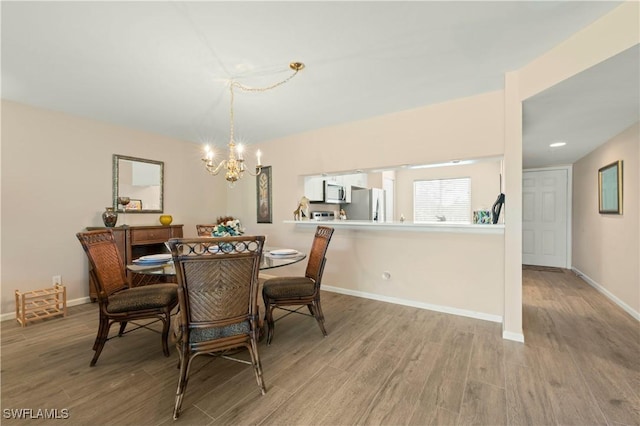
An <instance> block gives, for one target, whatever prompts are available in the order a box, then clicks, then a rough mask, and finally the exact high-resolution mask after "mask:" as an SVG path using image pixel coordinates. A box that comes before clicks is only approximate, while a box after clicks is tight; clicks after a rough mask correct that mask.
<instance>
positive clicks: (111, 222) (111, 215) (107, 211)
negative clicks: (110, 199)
mask: <svg viewBox="0 0 640 426" xmlns="http://www.w3.org/2000/svg"><path fill="white" fill-rule="evenodd" d="M102 221H103V222H104V226H106V227H107V228H113V227H114V226H116V222H118V212H116V211H115V210H114V209H113V207H105V208H104V212H103V213H102Z"/></svg>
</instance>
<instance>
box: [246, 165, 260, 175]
mask: <svg viewBox="0 0 640 426" xmlns="http://www.w3.org/2000/svg"><path fill="white" fill-rule="evenodd" d="M247 173H248V174H250V175H251V176H258V175H259V174H260V173H262V166H261V165H257V166H256V172H255V174H254V173H251V172H247Z"/></svg>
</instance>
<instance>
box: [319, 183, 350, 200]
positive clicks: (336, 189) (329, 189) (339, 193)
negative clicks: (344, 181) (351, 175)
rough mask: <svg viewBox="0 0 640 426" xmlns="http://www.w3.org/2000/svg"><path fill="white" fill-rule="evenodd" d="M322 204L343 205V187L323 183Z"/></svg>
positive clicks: (344, 198)
mask: <svg viewBox="0 0 640 426" xmlns="http://www.w3.org/2000/svg"><path fill="white" fill-rule="evenodd" d="M323 194H324V197H323V198H324V202H325V203H331V204H340V203H344V202H345V200H346V192H345V190H344V186H342V185H338V184H337V183H331V182H327V181H326V180H325V181H324V191H323Z"/></svg>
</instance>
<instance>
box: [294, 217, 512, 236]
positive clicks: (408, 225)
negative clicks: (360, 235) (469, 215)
mask: <svg viewBox="0 0 640 426" xmlns="http://www.w3.org/2000/svg"><path fill="white" fill-rule="evenodd" d="M283 223H288V224H294V225H298V226H314V227H315V226H318V225H326V226H332V227H336V228H344V229H355V230H358V229H361V230H363V231H410V232H449V233H461V234H504V224H502V223H499V224H495V225H486V224H483V225H476V224H462V223H446V222H443V223H414V222H409V221H404V222H376V221H368V220H285V221H283Z"/></svg>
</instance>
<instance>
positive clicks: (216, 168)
mask: <svg viewBox="0 0 640 426" xmlns="http://www.w3.org/2000/svg"><path fill="white" fill-rule="evenodd" d="M202 161H204V167H205V168H206V169H207V172H209V174H212V175H214V176H215V175H217V174H218V173H220V170H222V169H223V168H226V165H227V160H222V161H221V162H220V164H218V165H216V164H215V163H214V162H213V161H212V160H208V159H206V158H203V159H202Z"/></svg>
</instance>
